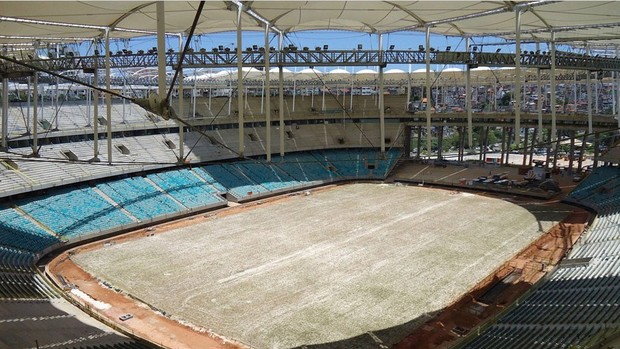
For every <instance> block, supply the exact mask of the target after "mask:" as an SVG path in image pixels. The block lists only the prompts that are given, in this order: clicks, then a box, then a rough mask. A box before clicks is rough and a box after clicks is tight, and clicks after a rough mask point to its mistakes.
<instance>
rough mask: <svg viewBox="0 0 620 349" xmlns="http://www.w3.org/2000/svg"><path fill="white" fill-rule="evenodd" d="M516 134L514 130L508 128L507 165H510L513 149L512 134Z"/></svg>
mask: <svg viewBox="0 0 620 349" xmlns="http://www.w3.org/2000/svg"><path fill="white" fill-rule="evenodd" d="M513 132H515V130H514V129H512V128H508V132H507V134H506V165H510V160H509V158H510V151H511V148H512V146H511V145H512V133H513Z"/></svg>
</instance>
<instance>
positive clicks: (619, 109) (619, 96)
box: [614, 45, 620, 128]
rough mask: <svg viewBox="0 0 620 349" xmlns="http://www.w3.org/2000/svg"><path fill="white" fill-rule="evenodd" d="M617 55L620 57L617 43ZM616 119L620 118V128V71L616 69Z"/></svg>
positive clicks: (619, 119)
mask: <svg viewBox="0 0 620 349" xmlns="http://www.w3.org/2000/svg"><path fill="white" fill-rule="evenodd" d="M616 57H618V45H616ZM614 91H616V98H615V100H614V101H615V102H616V120H618V128H620V71H616V88H615V89H614Z"/></svg>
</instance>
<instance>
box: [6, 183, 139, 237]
mask: <svg viewBox="0 0 620 349" xmlns="http://www.w3.org/2000/svg"><path fill="white" fill-rule="evenodd" d="M17 205H18V206H19V207H20V208H21V209H22V210H23V211H24V212H26V213H27V214H28V215H29V216H31V217H32V218H34V219H36V220H37V221H39V222H40V223H41V224H43V225H45V226H46V227H48V228H49V229H51V230H52V231H54V232H55V233H57V234H58V235H59V236H62V237H63V238H67V239H72V238H76V237H79V236H81V235H84V234H88V233H93V232H101V231H105V230H108V229H112V228H115V227H117V226H119V225H122V224H126V223H130V222H131V219H130V218H129V217H127V216H126V215H125V214H123V213H122V212H121V211H120V210H118V208H116V207H114V206H113V205H112V204H110V203H109V202H107V201H106V200H105V199H103V198H102V197H101V196H100V195H98V194H97V193H96V192H95V191H94V190H93V188H90V187H78V188H77V189H63V190H59V191H56V192H54V193H52V194H48V195H46V196H43V197H39V198H36V199H26V200H20V201H18V202H17Z"/></svg>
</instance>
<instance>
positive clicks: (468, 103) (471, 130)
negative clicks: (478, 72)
mask: <svg viewBox="0 0 620 349" xmlns="http://www.w3.org/2000/svg"><path fill="white" fill-rule="evenodd" d="M465 51H466V52H469V37H466V38H465ZM465 111H466V112H467V144H468V145H469V149H473V148H474V127H473V115H472V110H471V64H467V67H466V70H465Z"/></svg>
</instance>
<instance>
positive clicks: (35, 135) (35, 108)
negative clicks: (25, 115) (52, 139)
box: [32, 72, 39, 157]
mask: <svg viewBox="0 0 620 349" xmlns="http://www.w3.org/2000/svg"><path fill="white" fill-rule="evenodd" d="M38 104H39V72H34V76H33V79H32V156H34V157H38V156H39V128H38V127H37V126H38V125H39V105H38Z"/></svg>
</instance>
